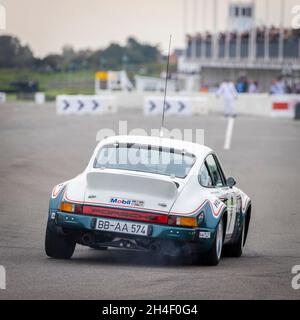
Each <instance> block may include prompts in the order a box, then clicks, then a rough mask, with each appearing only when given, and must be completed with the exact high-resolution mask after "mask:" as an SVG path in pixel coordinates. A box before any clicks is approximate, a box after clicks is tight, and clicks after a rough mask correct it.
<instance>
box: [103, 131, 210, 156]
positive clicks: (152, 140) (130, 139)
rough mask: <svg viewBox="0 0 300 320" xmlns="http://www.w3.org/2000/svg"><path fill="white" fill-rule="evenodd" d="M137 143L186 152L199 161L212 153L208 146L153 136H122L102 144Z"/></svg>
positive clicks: (106, 140) (110, 138)
mask: <svg viewBox="0 0 300 320" xmlns="http://www.w3.org/2000/svg"><path fill="white" fill-rule="evenodd" d="M116 142H118V143H136V144H141V145H152V146H161V147H165V148H172V149H175V150H184V151H186V152H188V153H191V154H194V155H195V156H196V157H197V158H199V160H200V159H201V158H204V157H205V156H206V155H207V154H209V153H211V152H212V149H210V148H208V147H207V146H204V145H201V144H198V143H193V142H188V141H184V140H178V139H170V138H160V137H153V136H133V135H132V136H131V135H122V136H112V137H107V138H105V139H103V140H102V141H101V142H100V144H101V145H105V144H110V143H116Z"/></svg>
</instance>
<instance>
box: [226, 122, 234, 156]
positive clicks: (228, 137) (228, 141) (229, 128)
mask: <svg viewBox="0 0 300 320" xmlns="http://www.w3.org/2000/svg"><path fill="white" fill-rule="evenodd" d="M233 127H234V118H232V117H230V118H229V119H228V124H227V129H226V135H225V142H224V149H225V150H229V149H230V145H231V139H232V132H233Z"/></svg>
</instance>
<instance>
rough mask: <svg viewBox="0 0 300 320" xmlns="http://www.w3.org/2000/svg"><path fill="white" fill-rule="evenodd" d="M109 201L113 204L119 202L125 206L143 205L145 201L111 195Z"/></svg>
mask: <svg viewBox="0 0 300 320" xmlns="http://www.w3.org/2000/svg"><path fill="white" fill-rule="evenodd" d="M110 203H113V204H119V205H120V204H121V205H125V206H132V207H143V206H144V204H145V202H144V201H141V200H133V199H122V198H117V197H112V198H111V199H110Z"/></svg>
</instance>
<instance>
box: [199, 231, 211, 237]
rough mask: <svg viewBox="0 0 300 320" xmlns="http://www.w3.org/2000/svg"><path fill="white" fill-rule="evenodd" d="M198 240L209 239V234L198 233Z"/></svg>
mask: <svg viewBox="0 0 300 320" xmlns="http://www.w3.org/2000/svg"><path fill="white" fill-rule="evenodd" d="M199 238H200V239H210V232H205V231H200V233H199Z"/></svg>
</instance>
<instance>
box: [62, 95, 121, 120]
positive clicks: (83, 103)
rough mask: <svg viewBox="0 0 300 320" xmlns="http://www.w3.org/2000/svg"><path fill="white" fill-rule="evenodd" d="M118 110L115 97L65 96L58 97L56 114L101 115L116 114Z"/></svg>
mask: <svg viewBox="0 0 300 320" xmlns="http://www.w3.org/2000/svg"><path fill="white" fill-rule="evenodd" d="M116 110H117V108H116V98H115V97H114V96H82V95H68V96H67V95H65V96H57V97H56V112H57V114H60V115H68V114H77V115H84V114H94V115H99V114H106V113H114V112H116Z"/></svg>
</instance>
